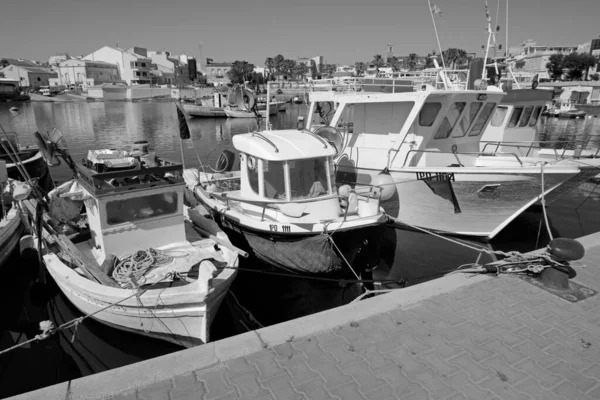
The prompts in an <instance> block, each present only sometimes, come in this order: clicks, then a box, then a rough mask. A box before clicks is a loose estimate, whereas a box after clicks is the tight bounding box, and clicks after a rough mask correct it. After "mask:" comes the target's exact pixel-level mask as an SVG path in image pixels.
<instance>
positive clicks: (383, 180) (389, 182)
mask: <svg viewBox="0 0 600 400" xmlns="http://www.w3.org/2000/svg"><path fill="white" fill-rule="evenodd" d="M371 185H373V186H378V187H380V188H381V194H380V197H379V198H380V199H381V200H382V201H386V200H389V199H391V198H392V196H393V195H394V193H396V185H395V182H394V178H392V175H390V171H389V170H388V169H387V168H386V169H384V170H383V171H381V172H380V173H379V174H377V175H376V176H375V178H374V179H373V181H371Z"/></svg>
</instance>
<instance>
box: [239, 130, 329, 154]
mask: <svg viewBox="0 0 600 400" xmlns="http://www.w3.org/2000/svg"><path fill="white" fill-rule="evenodd" d="M233 146H234V147H235V148H236V150H238V151H240V152H241V153H246V154H248V155H250V156H254V157H257V158H261V159H263V160H267V161H287V160H301V159H308V158H320V157H331V156H334V155H335V154H336V150H335V148H334V147H333V146H332V145H331V144H329V143H328V142H327V141H326V140H324V139H323V138H321V137H319V136H317V135H315V134H313V133H312V132H309V131H305V130H296V129H287V130H281V131H263V132H252V133H245V134H242V135H235V136H234V137H233Z"/></svg>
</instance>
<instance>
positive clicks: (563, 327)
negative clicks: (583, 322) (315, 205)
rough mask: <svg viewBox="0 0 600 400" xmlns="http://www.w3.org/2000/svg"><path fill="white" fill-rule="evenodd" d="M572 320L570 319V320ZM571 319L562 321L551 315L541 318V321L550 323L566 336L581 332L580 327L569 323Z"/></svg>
mask: <svg viewBox="0 0 600 400" xmlns="http://www.w3.org/2000/svg"><path fill="white" fill-rule="evenodd" d="M571 321H572V320H571ZM571 321H569V322H564V321H561V320H559V319H556V318H554V317H553V316H548V317H546V318H544V319H543V320H542V322H543V323H545V324H548V325H551V326H552V327H554V328H556V329H558V330H559V331H561V332H562V333H563V334H565V335H567V336H573V335H576V334H577V333H579V332H581V331H582V329H581V327H578V326H574V325H571Z"/></svg>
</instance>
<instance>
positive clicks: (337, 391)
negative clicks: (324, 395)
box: [331, 382, 365, 400]
mask: <svg viewBox="0 0 600 400" xmlns="http://www.w3.org/2000/svg"><path fill="white" fill-rule="evenodd" d="M331 394H332V395H334V396H337V397H339V398H340V399H343V400H365V398H364V396H363V395H362V394H360V392H359V391H358V385H357V384H356V382H348V383H345V384H343V385H341V386H338V387H336V388H334V389H331Z"/></svg>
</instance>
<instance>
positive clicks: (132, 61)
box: [83, 46, 152, 85]
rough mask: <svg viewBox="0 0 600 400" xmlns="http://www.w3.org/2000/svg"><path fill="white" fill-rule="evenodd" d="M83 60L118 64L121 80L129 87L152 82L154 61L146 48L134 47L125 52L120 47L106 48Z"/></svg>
mask: <svg viewBox="0 0 600 400" xmlns="http://www.w3.org/2000/svg"><path fill="white" fill-rule="evenodd" d="M83 59H84V60H90V61H103V62H105V63H109V64H116V65H117V66H118V67H119V75H120V77H121V79H122V80H124V81H125V82H127V84H128V85H137V84H149V83H151V82H152V80H151V75H150V71H151V64H152V60H151V59H150V58H149V57H148V56H147V55H146V49H144V48H141V47H133V48H131V49H128V50H125V49H122V48H120V47H113V46H104V47H102V48H100V49H98V50H96V51H94V52H93V53H90V54H88V55H87V56H85V57H83Z"/></svg>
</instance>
